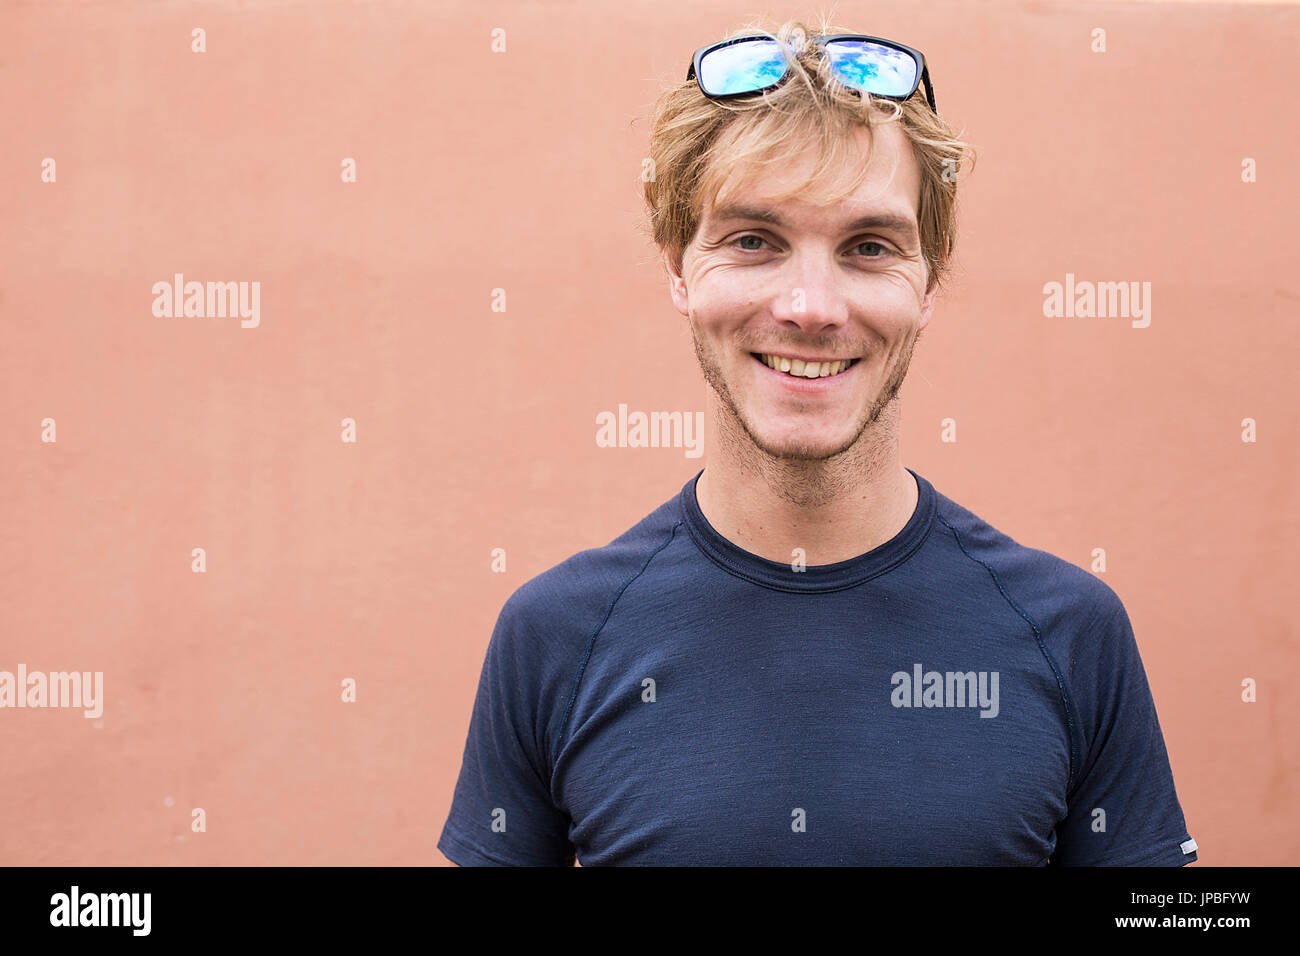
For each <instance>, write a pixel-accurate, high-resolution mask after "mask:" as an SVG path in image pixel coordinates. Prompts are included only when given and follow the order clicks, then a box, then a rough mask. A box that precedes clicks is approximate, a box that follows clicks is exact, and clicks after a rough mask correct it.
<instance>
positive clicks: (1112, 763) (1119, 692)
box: [1051, 587, 1196, 866]
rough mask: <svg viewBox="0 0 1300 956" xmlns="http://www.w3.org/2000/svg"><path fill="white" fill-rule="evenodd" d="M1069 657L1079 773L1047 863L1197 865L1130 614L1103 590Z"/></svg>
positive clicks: (1118, 601) (1069, 795)
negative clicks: (1078, 738)
mask: <svg viewBox="0 0 1300 956" xmlns="http://www.w3.org/2000/svg"><path fill="white" fill-rule="evenodd" d="M1099 605H1100V606H1099V607H1098V609H1097V610H1096V611H1095V612H1094V615H1095V616H1094V617H1093V618H1092V619H1091V620H1090V621H1088V622H1087V630H1086V631H1084V632H1083V633H1082V634H1081V637H1080V638H1079V640H1078V641H1077V642H1076V645H1075V647H1074V649H1073V653H1072V659H1071V662H1070V668H1069V678H1068V684H1069V688H1070V691H1071V693H1072V694H1073V695H1074V703H1075V712H1076V714H1077V715H1078V719H1079V722H1080V724H1081V728H1080V730H1081V734H1082V753H1081V761H1080V772H1079V774H1078V775H1077V777H1076V779H1075V784H1074V789H1073V790H1072V791H1071V792H1070V793H1069V794H1068V795H1067V806H1068V811H1067V814H1066V817H1065V819H1064V820H1063V821H1062V822H1061V823H1060V824H1059V825H1058V826H1057V844H1056V850H1055V852H1054V854H1053V856H1052V861H1051V862H1052V863H1053V864H1055V865H1062V866H1183V865H1184V864H1187V863H1191V862H1192V861H1194V860H1195V859H1196V843H1195V841H1194V840H1192V838H1191V836H1190V835H1189V834H1188V832H1187V826H1186V823H1185V821H1184V819H1183V811H1182V807H1181V806H1180V805H1179V803H1178V794H1177V793H1176V791H1175V789H1174V778H1173V772H1172V771H1171V769H1170V766H1169V756H1168V754H1167V753H1166V751H1165V741H1164V735H1163V734H1162V733H1161V730H1160V721H1159V719H1158V717H1157V716H1156V708H1155V702H1154V701H1153V700H1152V697H1151V690H1150V687H1149V685H1148V684H1147V677H1146V671H1145V669H1144V668H1143V666H1142V658H1141V655H1139V653H1138V646H1137V641H1136V639H1135V638H1134V635H1133V627H1132V624H1131V623H1130V621H1129V617H1128V613H1127V611H1126V610H1125V609H1124V605H1123V604H1122V603H1121V602H1120V599H1119V597H1118V596H1117V595H1115V593H1114V591H1111V590H1110V589H1109V588H1108V587H1106V588H1104V589H1103V599H1102V600H1101V601H1100V602H1099Z"/></svg>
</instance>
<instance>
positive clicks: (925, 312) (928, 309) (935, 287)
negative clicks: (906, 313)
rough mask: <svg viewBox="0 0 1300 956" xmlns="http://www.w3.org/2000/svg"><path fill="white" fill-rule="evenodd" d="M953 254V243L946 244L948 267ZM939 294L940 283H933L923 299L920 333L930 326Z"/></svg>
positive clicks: (918, 329)
mask: <svg viewBox="0 0 1300 956" xmlns="http://www.w3.org/2000/svg"><path fill="white" fill-rule="evenodd" d="M951 254H952V245H951V243H950V242H949V243H944V248H943V261H944V265H947V263H948V257H949V256H950V255H951ZM926 272H927V273H928V272H929V269H928V268H927V270H926ZM927 278H928V276H927ZM938 293H939V283H937V282H934V283H931V285H930V288H929V289H927V290H926V293H925V295H924V296H922V297H921V324H920V325H919V326H918V327H917V331H918V332H919V331H920V330H921V329H923V328H925V327H926V326H927V325H929V324H930V316H931V315H932V314H933V312H934V297H935V296H936V295H938Z"/></svg>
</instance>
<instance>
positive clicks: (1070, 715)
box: [935, 513, 1081, 794]
mask: <svg viewBox="0 0 1300 956" xmlns="http://www.w3.org/2000/svg"><path fill="white" fill-rule="evenodd" d="M935 520H937V521H940V522H942V523H943V525H944V527H946V528H947V529H948V530H949V531H951V532H952V536H953V538H954V539H955V540H956V541H957V547H959V548H961V551H962V554H964V555H966V557H968V558H970V560H972V561H974V562H975V563H976V564H979V565H981V566H982V567H983V568H984V569H985V570H986V571H988V573H989V575H990V576H991V577H992V578H993V583H994V585H995V586H996V587H997V589H998V593H1000V594H1001V595H1002V597H1003V599H1004V600H1005V601H1006V602H1007V604H1009V605H1010V606H1011V608H1012V610H1014V611H1015V612H1016V613H1017V614H1019V615H1020V617H1022V618H1023V619H1024V621H1025V623H1026V624H1028V625H1029V627H1030V628H1031V629H1032V630H1033V632H1034V641H1035V642H1036V643H1037V644H1038V649H1039V651H1040V652H1042V655H1043V657H1044V658H1045V659H1046V661H1047V666H1048V667H1050V668H1051V670H1052V676H1053V677H1055V678H1056V687H1057V691H1058V692H1059V693H1060V695H1061V706H1062V708H1063V709H1064V711H1065V726H1066V732H1067V734H1068V736H1069V738H1070V773H1069V776H1068V777H1067V778H1066V784H1065V792H1066V793H1067V794H1069V793H1071V792H1073V790H1074V778H1075V774H1077V773H1078V771H1079V764H1080V760H1081V757H1080V754H1079V746H1078V735H1079V733H1080V728H1079V727H1078V722H1077V721H1076V720H1075V714H1074V703H1073V698H1072V695H1071V694H1070V690H1069V684H1068V683H1067V682H1066V679H1065V675H1064V674H1063V673H1062V671H1061V668H1060V667H1059V666H1057V663H1056V660H1055V658H1053V657H1052V654H1051V652H1050V651H1048V649H1047V645H1046V644H1045V643H1044V641H1043V635H1042V632H1041V631H1040V630H1039V628H1038V623H1037V622H1036V621H1035V620H1034V619H1033V618H1032V617H1030V616H1029V613H1028V612H1027V611H1025V609H1024V608H1022V607H1021V606H1020V605H1019V604H1017V603H1016V601H1015V599H1014V598H1012V597H1011V595H1010V593H1009V592H1008V591H1007V589H1006V587H1005V586H1004V585H1003V584H1002V579H1001V578H999V577H998V573H997V571H996V570H995V569H994V568H993V566H992V565H990V564H989V563H988V562H987V561H983V560H981V559H980V558H978V557H976V556H975V555H974V554H972V553H971V552H970V551H968V550H967V548H966V545H965V544H964V543H963V542H962V539H961V535H960V534H959V533H958V531H957V529H956V528H954V527H953V526H952V525H951V524H949V523H948V521H947V519H946V518H944V516H943V515H942V514H938V513H936V514H935Z"/></svg>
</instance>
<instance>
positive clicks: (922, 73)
mask: <svg viewBox="0 0 1300 956" xmlns="http://www.w3.org/2000/svg"><path fill="white" fill-rule="evenodd" d="M776 39H777V37H774V36H769V35H768V34H765V33H753V34H750V35H748V36H743V37H732V38H731V39H730V40H722V41H721V42H719V43H711V44H709V45H708V46H702V47H700V48H699V49H698V50H696V51H695V55H694V56H693V57H691V66H690V69H688V70H687V71H686V78H687V79H688V80H695V82H696V83H699V79H698V77H699V73H700V61H701V60H702V59H704V57H705V56H707V55H708V54H710V53H712V52H713V51H714V50H718V49H721V48H722V47H724V46H731V45H732V44H733V43H748V42H751V41H753V40H776ZM809 39H811V40H814V41H816V43H817V45H818V46H820V47H821V48H822V50H823V51H825V49H826V44H827V43H830V42H831V41H832V40H866V41H868V42H870V43H879V44H880V45H881V46H887V47H889V48H890V49H893V50H901V51H902V52H903V53H906V54H907V55H908V56H910V57H911V58H912V60H913V61H914V62H915V63H916V65H917V66H918V67H919V69H918V70H917V76H916V81H915V82H913V83H912V88H911V89H910V90H908V91H907V93H906V95H889V94H885V93H872V94H871V95H872V96H879V97H881V98H882V99H886V100H898V101H899V102H902V101H903V100H906V99H908V98H909V97H910V96H911V95H912V94H913V93H915V92H916V88H917V87H918V86H920V85H921V84H922V83H924V84H925V99H926V102H928V103H929V104H930V109H931V110H933V111H934V114H935V115H936V116H938V115H939V108H938V107H937V106H936V105H935V102H934V87H933V86H931V85H930V68H929V67H928V66H926V65H925V55H924V54H923V53H921V51H920V50H913V49H912V48H911V47H910V46H905V45H904V44H902V43H899V42H898V41H897V40H886V39H884V38H883V37H869V36H866V35H864V34H861V33H832V34H819V33H812V34H809ZM789 76H790V64H789V63H788V62H787V63H786V66H785V72H784V73H782V74H781V76H780V77H779V78H778V79H776V80H775V81H774V82H772V83H768V84H767V85H766V86H760V87H758V88H757V89H753V90H744V91H742V92H739V93H723V94H720V95H719V94H714V93H709V92H706V91H705V89H704V85H703V84H700V92H701V93H704V95H705V96H707V97H709V98H710V99H715V100H729V99H733V98H735V97H737V96H750V95H752V94H754V93H761V92H763V90H770V89H774V88H775V87H778V86H780V85H781V84H782V83H784V82H785V81H786V78H787V77H789ZM846 85H847V84H846ZM848 89H851V90H853V91H854V92H856V93H859V94H861V93H862V91H861V90H859V89H857V87H852V86H849V87H848Z"/></svg>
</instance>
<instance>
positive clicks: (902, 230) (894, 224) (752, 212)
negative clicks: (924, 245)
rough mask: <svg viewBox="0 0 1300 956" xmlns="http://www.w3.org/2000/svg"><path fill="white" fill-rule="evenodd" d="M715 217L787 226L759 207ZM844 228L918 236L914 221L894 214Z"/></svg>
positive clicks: (875, 216) (730, 208)
mask: <svg viewBox="0 0 1300 956" xmlns="http://www.w3.org/2000/svg"><path fill="white" fill-rule="evenodd" d="M713 217H714V219H715V220H716V221H718V222H731V221H733V220H737V219H752V220H756V221H758V222H767V223H771V224H772V225H774V226H785V225H786V222H785V220H784V219H782V218H781V217H780V216H778V215H777V214H776V213H775V212H773V211H772V210H770V209H765V208H762V207H759V206H737V205H731V206H723V207H721V208H719V209H716V210H714V213H713ZM844 226H845V231H846V232H857V231H858V230H860V229H885V230H889V231H892V232H896V233H899V234H901V235H904V236H906V237H907V238H909V239H915V238H916V235H917V232H916V223H915V222H914V221H913V220H911V219H909V218H907V217H906V216H898V215H895V214H893V213H873V214H872V215H869V216H859V217H858V218H857V219H854V220H852V221H850V222H847V223H845V224H844Z"/></svg>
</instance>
